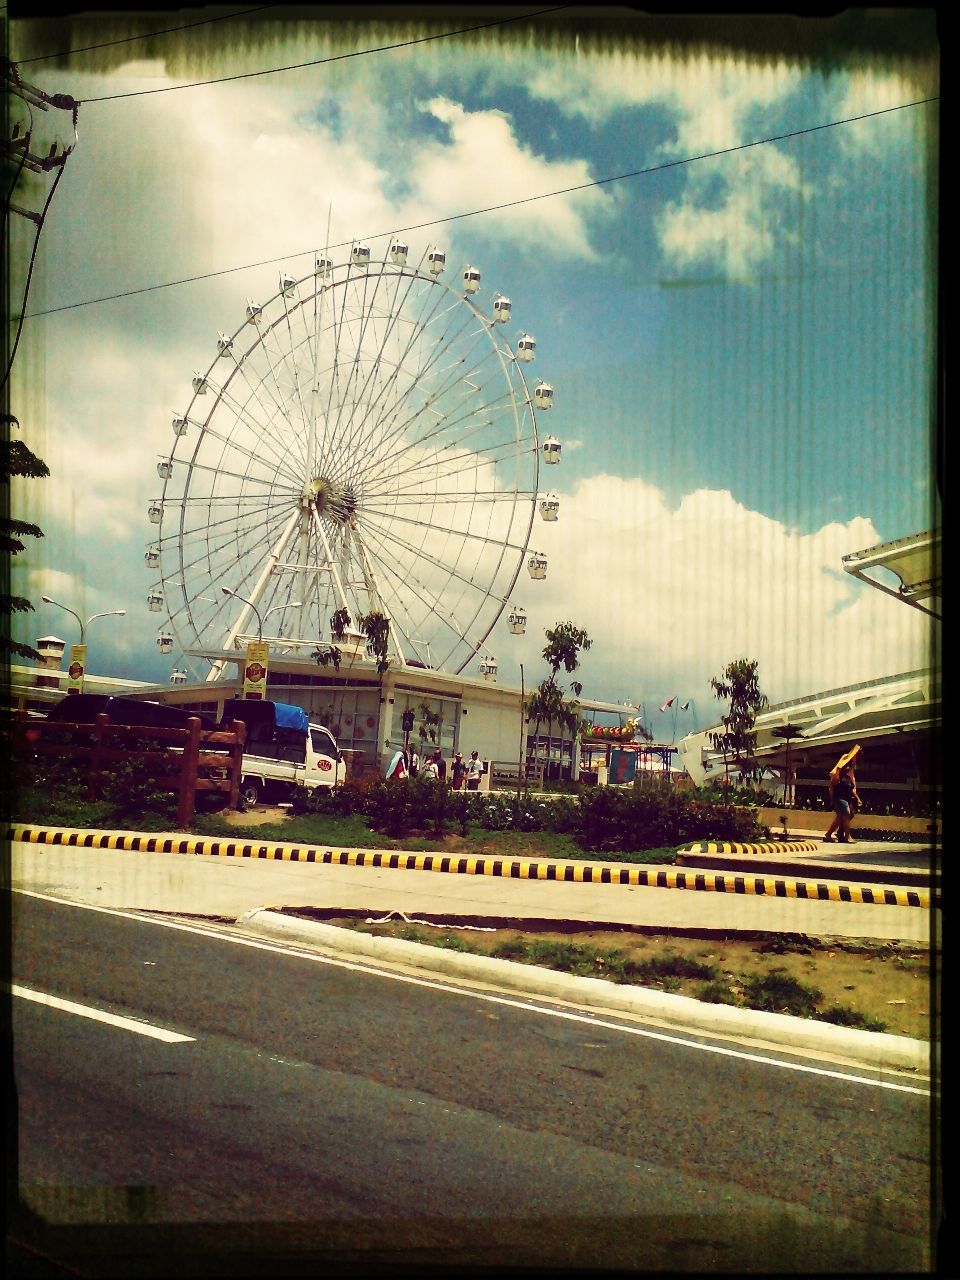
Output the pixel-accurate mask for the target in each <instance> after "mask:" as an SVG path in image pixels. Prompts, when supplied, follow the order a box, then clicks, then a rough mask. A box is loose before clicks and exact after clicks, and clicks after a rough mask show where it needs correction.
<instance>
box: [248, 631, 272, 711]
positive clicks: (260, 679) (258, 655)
mask: <svg viewBox="0 0 960 1280" xmlns="http://www.w3.org/2000/svg"><path fill="white" fill-rule="evenodd" d="M268 661H269V646H268V645H265V644H261V643H260V642H259V641H257V642H251V643H250V644H248V645H247V661H246V664H245V665H244V668H243V696H244V697H245V698H266V696H267V665H268Z"/></svg>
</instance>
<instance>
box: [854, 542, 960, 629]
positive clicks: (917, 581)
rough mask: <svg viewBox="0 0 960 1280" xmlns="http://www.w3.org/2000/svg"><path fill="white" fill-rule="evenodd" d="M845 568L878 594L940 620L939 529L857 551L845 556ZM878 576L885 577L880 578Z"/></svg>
mask: <svg viewBox="0 0 960 1280" xmlns="http://www.w3.org/2000/svg"><path fill="white" fill-rule="evenodd" d="M843 567H844V569H845V570H846V571H847V573H851V574H853V576H854V577H855V578H860V579H861V581H863V582H869V583H870V585H871V586H872V587H876V588H877V590H878V591H883V592H884V593H885V594H886V595H889V596H894V597H895V598H896V599H898V600H902V601H903V602H904V603H905V604H909V605H913V607H914V608H915V609H920V610H922V611H923V612H924V613H929V614H930V616H931V617H934V618H940V616H941V613H940V608H941V605H940V601H941V584H940V530H939V529H934V530H932V531H930V532H927V533H915V534H912V535H911V536H910V537H909V538H897V539H895V541H893V542H881V543H879V544H878V545H877V546H875V547H868V548H867V549H866V550H865V551H855V552H853V553H852V554H851V555H848V556H844V557H843ZM878 574H879V575H881V576H879V577H878V576H876V575H878ZM884 575H886V576H884ZM893 579H896V582H899V585H896V582H895V581H893ZM922 602H926V603H922Z"/></svg>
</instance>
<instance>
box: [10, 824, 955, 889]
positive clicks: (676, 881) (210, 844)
mask: <svg viewBox="0 0 960 1280" xmlns="http://www.w3.org/2000/svg"><path fill="white" fill-rule="evenodd" d="M7 839H8V840H19V841H26V842H30V843H34V844H51V845H62V846H66V847H67V848H82V849H127V850H133V851H136V852H140V853H189V854H204V855H207V856H212V857H221V858H257V859H264V860H268V861H274V862H314V863H320V864H321V865H325V866H340V867H385V868H388V869H390V870H402V871H440V872H444V873H448V874H452V875H468V876H501V877H503V878H504V879H506V880H553V881H558V882H561V883H574V884H623V885H629V886H631V887H634V888H635V887H643V888H648V889H699V890H705V891H710V892H713V893H739V894H754V895H756V896H758V897H772V898H801V899H803V898H808V899H814V900H819V901H822V902H864V903H873V904H876V905H880V906H891V907H929V906H930V905H931V895H930V892H929V890H927V889H892V888H880V887H876V888H871V887H869V886H866V885H858V884H840V883H838V882H836V881H834V882H832V883H824V882H820V881H812V880H787V879H784V878H781V877H773V876H746V875H730V874H727V875H724V874H723V873H721V872H710V871H708V872H703V871H697V872H693V871H673V870H670V869H668V868H646V867H625V866H621V865H617V866H610V865H609V864H608V865H604V864H602V863H601V864H596V863H589V862H521V861H511V860H508V859H506V858H476V857H472V858H456V857H450V856H449V855H448V854H437V853H392V852H390V851H389V850H382V851H377V852H374V851H371V850H363V849H340V850H334V849H318V848H316V847H310V846H307V847H301V846H299V845H289V844H254V843H252V842H247V841H242V842H241V841H239V840H212V839H198V838H196V837H193V836H184V837H178V836H146V835H131V834H120V833H116V832H114V833H106V832H84V831H68V830H59V829H37V828H33V827H10V828H8V830H7ZM933 905H934V906H939V899H938V898H936V897H935V898H934V901H933Z"/></svg>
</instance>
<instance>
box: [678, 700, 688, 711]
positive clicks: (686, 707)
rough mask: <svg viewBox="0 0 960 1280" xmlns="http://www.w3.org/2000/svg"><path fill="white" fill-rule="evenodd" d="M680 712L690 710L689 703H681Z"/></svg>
mask: <svg viewBox="0 0 960 1280" xmlns="http://www.w3.org/2000/svg"><path fill="white" fill-rule="evenodd" d="M680 710H681V711H689V710H690V703H689V702H681V703H680Z"/></svg>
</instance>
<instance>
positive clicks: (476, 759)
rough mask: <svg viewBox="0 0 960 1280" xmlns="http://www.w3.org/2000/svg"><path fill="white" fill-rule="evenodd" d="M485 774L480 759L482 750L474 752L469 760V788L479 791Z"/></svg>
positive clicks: (469, 789)
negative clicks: (481, 779)
mask: <svg viewBox="0 0 960 1280" xmlns="http://www.w3.org/2000/svg"><path fill="white" fill-rule="evenodd" d="M482 775H483V762H482V761H481V759H480V752H479V751H474V752H472V754H471V756H470V759H469V760H468V761H467V790H468V791H479V790H480V778H481V777H482Z"/></svg>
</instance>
